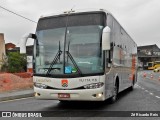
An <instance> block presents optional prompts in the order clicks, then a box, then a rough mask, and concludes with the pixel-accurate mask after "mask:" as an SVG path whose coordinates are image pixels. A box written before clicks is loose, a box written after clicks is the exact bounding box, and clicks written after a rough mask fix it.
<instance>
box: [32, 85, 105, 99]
mask: <svg viewBox="0 0 160 120" xmlns="http://www.w3.org/2000/svg"><path fill="white" fill-rule="evenodd" d="M104 91H105V90H104V87H101V88H97V89H83V90H53V89H41V88H37V87H34V92H35V98H36V99H42V100H67V101H104V100H105V93H104Z"/></svg>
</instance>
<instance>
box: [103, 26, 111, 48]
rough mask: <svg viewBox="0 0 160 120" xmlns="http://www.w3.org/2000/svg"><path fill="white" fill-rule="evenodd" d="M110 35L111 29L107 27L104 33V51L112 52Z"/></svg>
mask: <svg viewBox="0 0 160 120" xmlns="http://www.w3.org/2000/svg"><path fill="white" fill-rule="evenodd" d="M110 34H111V29H110V28H109V27H108V26H106V27H105V28H104V29H103V33H102V50H110V43H111V42H110Z"/></svg>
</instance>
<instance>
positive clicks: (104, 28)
mask: <svg viewBox="0 0 160 120" xmlns="http://www.w3.org/2000/svg"><path fill="white" fill-rule="evenodd" d="M28 38H33V39H35V42H34V56H33V72H34V74H33V81H34V92H35V97H36V98H37V99H53V100H60V101H104V100H106V99H108V98H110V99H111V101H112V102H114V101H116V99H117V95H118V93H119V92H121V91H123V90H125V89H127V88H131V89H133V86H134V84H135V82H136V81H137V45H136V43H135V42H134V41H133V40H132V38H131V37H130V36H129V35H128V34H127V32H126V31H125V30H124V29H123V27H122V26H121V25H120V24H119V23H118V22H117V20H116V19H115V18H114V17H113V16H112V14H111V13H109V12H107V11H106V10H103V9H99V10H93V11H69V12H64V13H62V14H57V15H49V16H43V17H41V18H40V19H39V21H38V24H37V29H36V34H29V35H26V36H24V38H23V39H22V45H21V50H20V52H21V53H25V51H26V50H25V49H26V48H24V46H25V44H26V41H27V39H28Z"/></svg>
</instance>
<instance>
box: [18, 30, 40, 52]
mask: <svg viewBox="0 0 160 120" xmlns="http://www.w3.org/2000/svg"><path fill="white" fill-rule="evenodd" d="M28 38H32V39H37V38H36V35H35V34H32V33H29V34H25V35H24V36H23V37H22V39H21V41H20V53H21V54H25V53H26V43H27V40H28Z"/></svg>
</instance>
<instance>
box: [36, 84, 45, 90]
mask: <svg viewBox="0 0 160 120" xmlns="http://www.w3.org/2000/svg"><path fill="white" fill-rule="evenodd" d="M34 86H35V87H38V88H41V89H46V88H47V85H44V84H42V83H34Z"/></svg>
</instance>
